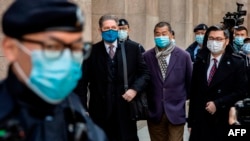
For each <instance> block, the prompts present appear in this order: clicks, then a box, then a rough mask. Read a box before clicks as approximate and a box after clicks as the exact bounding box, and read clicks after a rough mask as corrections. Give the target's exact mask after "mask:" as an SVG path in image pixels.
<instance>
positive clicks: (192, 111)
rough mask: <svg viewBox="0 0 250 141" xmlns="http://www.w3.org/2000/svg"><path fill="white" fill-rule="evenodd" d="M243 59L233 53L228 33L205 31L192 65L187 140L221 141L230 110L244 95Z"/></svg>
mask: <svg viewBox="0 0 250 141" xmlns="http://www.w3.org/2000/svg"><path fill="white" fill-rule="evenodd" d="M246 88H247V77H246V69H245V67H244V60H243V59H242V58H241V57H240V56H238V55H235V54H233V50H232V47H231V46H230V45H229V32H228V30H227V29H224V27H222V26H211V27H209V28H208V30H207V32H206V34H205V38H204V46H203V48H202V50H201V51H200V53H199V54H198V56H197V60H196V62H195V63H194V68H193V74H192V83H191V92H190V93H191V97H190V107H189V120H188V126H189V128H191V130H190V131H191V134H190V141H201V140H202V141H224V140H226V139H225V137H226V136H227V134H228V129H227V126H228V115H229V109H230V107H231V106H233V105H234V103H235V102H236V101H237V100H240V99H242V98H243V97H244V96H245V95H246Z"/></svg>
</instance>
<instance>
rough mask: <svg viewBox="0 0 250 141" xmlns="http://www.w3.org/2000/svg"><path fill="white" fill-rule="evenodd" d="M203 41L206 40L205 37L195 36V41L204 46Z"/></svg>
mask: <svg viewBox="0 0 250 141" xmlns="http://www.w3.org/2000/svg"><path fill="white" fill-rule="evenodd" d="M203 40H204V35H195V41H196V42H197V43H198V44H200V45H202V44H203Z"/></svg>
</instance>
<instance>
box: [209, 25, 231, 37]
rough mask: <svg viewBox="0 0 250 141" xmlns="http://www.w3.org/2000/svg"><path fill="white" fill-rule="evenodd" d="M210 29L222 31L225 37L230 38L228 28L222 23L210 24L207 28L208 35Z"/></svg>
mask: <svg viewBox="0 0 250 141" xmlns="http://www.w3.org/2000/svg"><path fill="white" fill-rule="evenodd" d="M211 31H223V33H224V36H225V37H226V38H230V33H229V31H228V29H227V28H225V27H224V26H223V25H213V26H210V27H209V28H208V29H207V35H209V34H210V32H211Z"/></svg>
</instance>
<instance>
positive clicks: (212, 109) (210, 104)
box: [206, 101, 216, 115]
mask: <svg viewBox="0 0 250 141" xmlns="http://www.w3.org/2000/svg"><path fill="white" fill-rule="evenodd" d="M206 110H207V111H208V112H209V113H210V114H211V115H213V114H214V113H215V112H216V106H215V104H214V102H213V101H209V102H207V104H206Z"/></svg>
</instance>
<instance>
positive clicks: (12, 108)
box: [0, 0, 106, 141]
mask: <svg viewBox="0 0 250 141" xmlns="http://www.w3.org/2000/svg"><path fill="white" fill-rule="evenodd" d="M83 24H84V19H83V15H82V13H81V10H80V9H79V7H77V5H75V4H73V3H71V2H67V1H65V0H36V1H33V0H18V1H14V2H13V3H12V5H11V6H10V7H9V8H8V9H7V11H6V12H5V13H4V15H3V19H2V29H3V32H4V34H5V37H4V38H3V42H2V47H3V52H4V55H5V57H6V59H7V60H8V62H9V63H10V65H9V70H8V76H7V78H6V79H5V80H4V81H2V82H1V84H0V107H1V110H0V133H1V134H0V140H1V141H2V140H3V141H5V140H8V141H9V140H20V141H21V140H25V141H79V140H100V141H105V140H106V139H105V135H104V133H103V132H102V131H101V130H100V129H99V128H98V127H97V126H96V125H94V124H93V122H92V121H91V120H90V119H89V117H88V116H87V115H86V113H85V112H84V111H85V110H84V109H83V107H82V106H81V104H80V101H79V99H78V97H77V96H76V95H75V94H73V93H71V91H72V90H73V89H74V88H75V86H76V85H77V82H78V80H79V79H80V78H81V75H82V72H81V62H82V60H83V59H84V56H85V55H86V54H88V51H89V49H87V48H85V47H84V46H83V39H82V34H83ZM87 129H88V131H87Z"/></svg>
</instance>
